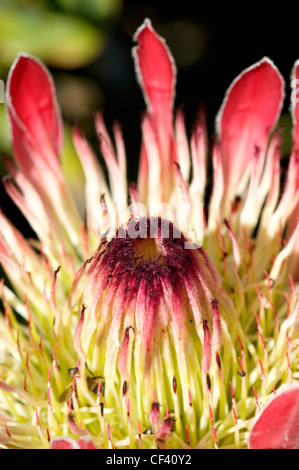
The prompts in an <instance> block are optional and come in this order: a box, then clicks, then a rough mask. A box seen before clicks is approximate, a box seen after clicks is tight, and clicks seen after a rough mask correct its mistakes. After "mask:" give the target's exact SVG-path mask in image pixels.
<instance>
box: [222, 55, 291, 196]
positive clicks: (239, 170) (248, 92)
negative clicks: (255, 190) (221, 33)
mask: <svg viewBox="0 0 299 470" xmlns="http://www.w3.org/2000/svg"><path fill="white" fill-rule="evenodd" d="M283 98H284V81H283V79H282V77H281V75H280V73H279V72H278V70H277V68H276V67H275V66H274V64H273V63H272V62H271V61H270V59H268V58H264V59H262V60H261V61H260V62H257V63H256V64H254V65H252V66H251V67H249V68H248V69H246V70H245V71H244V72H243V73H241V74H240V75H239V77H237V78H236V79H235V80H234V81H233V83H232V84H231V86H230V88H229V89H228V91H227V93H226V96H225V98H224V102H223V104H222V107H221V109H220V112H219V115H218V118H217V133H218V135H219V139H220V144H221V147H220V149H221V158H222V165H223V175H224V182H225V184H226V185H227V191H228V194H227V198H228V202H231V199H232V196H233V194H232V193H233V192H234V191H235V188H236V185H238V184H239V183H240V179H241V178H242V176H243V173H244V171H245V170H247V169H248V165H249V164H250V162H251V161H252V159H253V157H254V156H255V154H256V153H257V152H258V153H259V158H260V159H263V158H264V157H265V152H266V147H267V143H268V140H269V135H270V132H271V130H272V129H273V127H274V126H275V124H276V121H277V119H278V117H279V114H280V110H281V106H282V103H283ZM261 163H262V162H261Z"/></svg>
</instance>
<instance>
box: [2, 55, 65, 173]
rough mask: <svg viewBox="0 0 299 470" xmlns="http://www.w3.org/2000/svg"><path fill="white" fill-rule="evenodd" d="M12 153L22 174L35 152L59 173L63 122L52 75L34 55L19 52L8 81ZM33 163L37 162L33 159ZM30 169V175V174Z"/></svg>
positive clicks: (47, 165)
mask: <svg viewBox="0 0 299 470" xmlns="http://www.w3.org/2000/svg"><path fill="white" fill-rule="evenodd" d="M7 90H8V93H7V100H6V102H7V109H8V113H9V117H10V124H11V132H12V143H13V149H14V156H15V159H16V161H17V163H18V165H19V167H20V168H21V169H22V171H23V172H24V174H25V175H28V174H29V172H30V170H32V169H33V168H30V164H29V163H30V160H31V158H32V152H34V153H35V152H36V153H37V154H38V155H39V158H40V159H41V160H43V163H44V166H45V167H46V168H47V169H48V170H52V171H55V173H56V174H57V176H58V175H59V174H60V166H59V155H60V150H61V145H62V134H63V130H62V124H61V117H60V112H59V109H58V106H57V103H56V97H55V90H54V84H53V80H52V77H51V75H50V74H49V72H48V71H47V70H46V68H45V67H44V65H43V64H42V63H41V62H39V61H38V60H37V59H35V58H33V57H30V56H27V55H26V54H22V55H19V56H18V58H17V59H16V61H15V63H14V65H13V67H12V69H11V72H10V75H9V78H8V83H7ZM31 165H32V166H33V167H34V166H35V165H36V162H34V161H33V162H32V163H31ZM32 176H33V174H32V172H31V173H30V177H32Z"/></svg>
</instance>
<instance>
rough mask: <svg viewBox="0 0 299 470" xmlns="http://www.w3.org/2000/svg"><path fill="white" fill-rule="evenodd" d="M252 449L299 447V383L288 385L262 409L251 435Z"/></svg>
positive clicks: (250, 445) (250, 443) (250, 444)
mask: <svg viewBox="0 0 299 470" xmlns="http://www.w3.org/2000/svg"><path fill="white" fill-rule="evenodd" d="M249 447H250V449H299V384H292V385H288V386H287V387H286V388H285V389H284V390H283V391H282V392H281V393H278V394H277V395H276V396H275V397H274V398H273V399H272V400H271V401H270V403H269V404H268V405H267V406H266V407H265V408H264V409H263V410H262V412H261V414H260V415H259V416H258V418H257V421H256V422H255V424H254V426H253V428H252V431H251V434H250V437H249Z"/></svg>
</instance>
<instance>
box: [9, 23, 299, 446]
mask: <svg viewBox="0 0 299 470" xmlns="http://www.w3.org/2000/svg"><path fill="white" fill-rule="evenodd" d="M135 40H136V42H137V45H136V46H135V47H134V49H133V57H134V61H135V66H136V70H137V77H138V80H139V83H140V85H141V88H142V91H143V94H144V98H145V102H146V106H147V108H146V111H145V113H144V116H143V117H142V144H141V157H140V167H139V173H138V181H137V184H132V183H131V184H129V185H128V182H127V178H126V164H127V160H126V155H125V145H124V141H123V138H122V133H121V130H120V127H119V126H118V125H115V126H114V128H113V139H112V137H110V134H109V133H108V131H107V129H106V127H105V124H104V121H103V118H102V115H101V114H98V115H97V116H96V121H95V126H96V131H97V134H98V136H99V142H100V147H101V151H102V155H103V157H104V160H105V163H106V166H107V170H108V177H109V182H107V181H106V178H105V174H104V171H103V169H102V168H101V167H100V166H99V163H98V160H97V157H96V156H95V154H94V152H93V150H92V148H91V146H90V145H89V144H88V143H87V141H86V139H85V137H84V135H83V133H82V131H81V130H80V129H79V127H75V128H74V131H73V138H74V144H75V147H76V150H77V153H78V155H79V157H80V160H81V163H82V167H83V170H84V173H85V178H86V183H85V188H82V197H83V191H85V198H86V218H85V220H82V219H81V217H80V215H79V212H78V210H77V208H76V206H75V203H74V202H73V199H72V194H71V191H70V189H69V188H68V186H67V184H66V181H65V178H64V175H63V172H62V169H61V165H60V152H61V145H62V135H63V132H62V121H61V117H60V114H59V108H58V105H57V102H56V98H55V91H54V86H53V82H52V79H51V76H50V75H49V73H48V71H47V70H46V68H45V67H44V66H43V65H42V64H41V63H40V62H39V61H38V60H37V59H35V58H33V57H30V56H28V55H25V54H20V55H19V56H18V57H17V59H16V61H15V63H14V64H13V66H12V69H11V72H10V75H9V78H8V82H7V95H6V105H7V112H8V117H9V122H10V132H11V139H12V147H13V151H14V161H12V160H10V159H6V164H7V168H8V171H9V176H8V177H6V178H5V179H4V185H5V188H6V191H7V193H8V194H9V196H10V197H11V198H12V200H13V201H14V202H15V203H16V205H17V206H18V207H19V208H20V209H21V211H22V212H23V214H24V215H25V217H26V218H27V220H28V222H29V223H30V224H31V226H32V228H33V230H34V231H35V233H36V237H37V238H36V239H35V240H34V241H32V240H31V241H30V240H26V239H24V237H23V236H22V234H21V233H20V232H18V231H17V229H16V228H15V227H14V226H13V225H12V224H11V222H10V221H9V220H8V219H7V218H6V217H5V216H4V215H3V214H2V213H1V214H0V219H1V223H0V260H1V263H2V266H3V269H4V270H5V273H6V275H7V279H8V283H7V284H6V283H4V281H3V282H2V283H1V298H2V304H3V311H4V312H3V313H4V314H3V315H1V316H0V333H1V342H0V348H1V351H0V352H1V357H2V358H3V362H2V363H1V364H0V376H1V382H0V420H1V421H0V445H1V446H2V447H8V448H47V447H52V448H57V447H58V448H61V447H66V448H157V446H158V448H190V447H192V448H216V447H226V448H244V447H247V446H250V447H263V446H265V447H298V425H297V424H296V419H295V418H294V416H295V417H296V416H298V394H299V386H298V383H297V382H298V378H299V368H298V360H297V356H296V354H297V350H296V347H297V345H298V342H299V335H298V325H299V323H298V321H299V302H298V300H297V299H296V287H295V286H296V281H297V280H298V279H299V278H298V276H299V269H298V268H299V252H298V242H299V224H298V214H299V160H298V151H299V124H298V116H299V106H298V104H297V88H296V84H297V83H298V79H299V63H295V66H294V69H293V72H292V83H291V84H292V87H293V88H292V90H293V94H292V109H291V112H292V117H293V123H294V132H293V150H292V154H291V156H290V162H289V168H288V172H287V177H286V179H285V181H284V182H283V184H281V173H280V156H281V138H280V133H281V132H280V129H278V128H277V121H278V118H279V115H280V111H281V108H282V103H283V99H284V81H283V79H282V77H281V75H280V74H279V71H278V70H277V68H276V67H275V66H274V64H273V63H272V62H271V60H269V59H268V58H264V59H262V60H261V61H260V62H258V63H256V64H254V65H252V66H251V67H249V68H248V69H246V70H245V71H244V72H243V73H242V74H241V75H239V76H238V77H237V79H236V80H235V81H234V82H233V83H232V85H231V87H230V88H229V89H228V91H227V93H226V96H225V98H224V102H223V104H222V106H221V108H220V112H219V114H218V117H217V120H216V137H215V141H214V143H213V145H212V146H211V148H209V149H208V139H207V132H206V127H205V117H204V113H203V111H202V110H201V111H200V112H199V116H198V120H197V122H196V125H195V127H194V129H193V131H192V134H191V139H190V142H188V138H187V133H186V130H185V124H184V115H183V111H182V109H179V110H178V111H177V112H176V113H175V116H174V118H173V113H174V110H173V107H174V106H173V103H174V90H175V80H176V69H175V64H174V60H173V58H172V56H171V53H170V51H169V50H168V47H167V45H166V44H165V42H164V40H163V39H161V38H160V37H159V36H158V34H157V33H156V32H155V31H154V29H153V27H152V25H151V23H150V21H149V20H146V21H145V22H144V24H143V25H142V26H141V28H140V29H139V30H138V31H137V33H136V35H135ZM210 157H211V163H212V165H211V168H210V163H209V162H210V160H209V158H210ZM128 163H129V164H130V157H129V158H128ZM210 173H212V177H211V178H209V177H208V175H209V174H210ZM210 188H211V191H210ZM209 193H210V196H209ZM282 417H283V420H282ZM256 419H257V422H256V424H255V420H256ZM282 421H283V423H282ZM282 424H283V426H282ZM271 426H272V427H273V426H274V427H275V428H274V432H273V430H272V428H271ZM252 428H253V430H252V431H251V429H252ZM265 429H267V430H269V429H270V430H271V431H272V432H271V434H270V437H269V436H268V435H267V436H268V437H267V439H264V438H263V437H264V436H265V433H264V431H265ZM250 432H251V434H250ZM249 436H251V437H250V438H249ZM271 436H275V439H274V438H273V439H272V437H271Z"/></svg>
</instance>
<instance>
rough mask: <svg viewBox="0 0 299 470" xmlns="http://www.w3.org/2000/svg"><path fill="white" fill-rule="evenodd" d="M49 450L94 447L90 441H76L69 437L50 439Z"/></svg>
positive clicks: (85, 439) (82, 438) (87, 439)
mask: <svg viewBox="0 0 299 470" xmlns="http://www.w3.org/2000/svg"><path fill="white" fill-rule="evenodd" d="M50 448H51V449H54V450H57V449H64V450H66V449H70V450H72V449H95V448H96V447H95V445H94V443H93V442H92V440H91V439H89V438H85V437H81V438H80V439H78V440H77V441H75V440H74V439H71V438H69V437H54V438H53V439H51V442H50Z"/></svg>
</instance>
